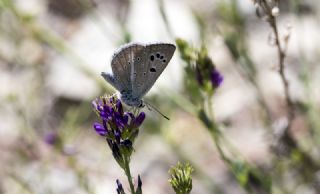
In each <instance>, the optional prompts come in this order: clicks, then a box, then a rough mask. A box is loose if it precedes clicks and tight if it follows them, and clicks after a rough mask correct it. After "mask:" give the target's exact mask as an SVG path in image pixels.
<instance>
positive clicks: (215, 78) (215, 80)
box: [210, 69, 223, 88]
mask: <svg viewBox="0 0 320 194" xmlns="http://www.w3.org/2000/svg"><path fill="white" fill-rule="evenodd" d="M210 78H211V83H212V85H213V86H214V87H215V88H217V87H219V86H220V85H221V83H222V81H223V76H222V75H221V74H220V73H219V72H218V71H217V70H216V69H214V70H213V71H211V75H210Z"/></svg>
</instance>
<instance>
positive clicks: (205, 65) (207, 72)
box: [196, 54, 223, 89]
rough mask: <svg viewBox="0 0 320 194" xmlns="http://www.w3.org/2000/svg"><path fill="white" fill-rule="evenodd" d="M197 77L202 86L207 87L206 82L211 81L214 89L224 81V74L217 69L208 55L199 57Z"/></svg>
mask: <svg viewBox="0 0 320 194" xmlns="http://www.w3.org/2000/svg"><path fill="white" fill-rule="evenodd" d="M199 55H200V54H199ZM196 77H197V81H198V83H199V85H200V86H201V87H205V85H206V82H209V83H210V84H211V86H212V88H213V89H215V88H218V87H219V86H220V85H221V83H222V81H223V77H222V75H221V74H220V73H219V71H217V69H216V68H215V66H214V64H213V63H212V60H211V59H210V58H209V57H208V56H207V55H206V56H203V57H201V56H199V57H198V60H197V61H196Z"/></svg>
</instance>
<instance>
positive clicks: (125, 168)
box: [124, 159, 136, 194]
mask: <svg viewBox="0 0 320 194" xmlns="http://www.w3.org/2000/svg"><path fill="white" fill-rule="evenodd" d="M124 165H125V166H124V172H125V173H126V176H127V178H128V182H129V185H130V190H131V194H135V193H136V192H135V191H134V185H133V182H132V176H131V172H130V166H129V160H128V159H125V161H124Z"/></svg>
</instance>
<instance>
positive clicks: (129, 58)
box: [101, 43, 176, 108]
mask: <svg viewBox="0 0 320 194" xmlns="http://www.w3.org/2000/svg"><path fill="white" fill-rule="evenodd" d="M175 50H176V46H175V45H173V44H170V43H151V44H140V43H128V44H125V45H123V46H121V47H120V48H119V49H118V50H117V51H116V52H115V53H114V54H113V57H112V60H111V68H112V74H110V73H106V72H102V73H101V75H102V77H103V78H104V79H105V80H106V81H107V82H108V83H110V84H111V85H112V86H113V87H114V88H115V89H116V90H117V91H118V92H119V94H120V95H119V96H120V100H121V101H122V102H124V103H125V104H127V105H128V106H132V107H138V108H141V107H144V102H143V100H142V98H143V97H144V95H145V94H146V93H147V92H148V91H149V90H150V89H151V87H152V86H153V85H154V83H155V82H156V81H157V79H158V78H159V76H160V74H161V73H162V72H163V70H164V69H165V68H166V67H167V65H168V63H169V61H170V60H171V58H172V56H173V54H174V51H175Z"/></svg>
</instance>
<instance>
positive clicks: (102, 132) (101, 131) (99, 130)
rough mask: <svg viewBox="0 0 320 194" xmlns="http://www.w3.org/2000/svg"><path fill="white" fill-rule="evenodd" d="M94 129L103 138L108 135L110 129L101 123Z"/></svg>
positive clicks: (94, 126) (96, 124) (95, 124)
mask: <svg viewBox="0 0 320 194" xmlns="http://www.w3.org/2000/svg"><path fill="white" fill-rule="evenodd" d="M93 128H94V129H95V130H96V132H97V133H98V134H99V135H101V136H106V135H107V134H108V129H107V128H106V126H103V125H101V124H100V123H97V122H96V123H94V125H93Z"/></svg>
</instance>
